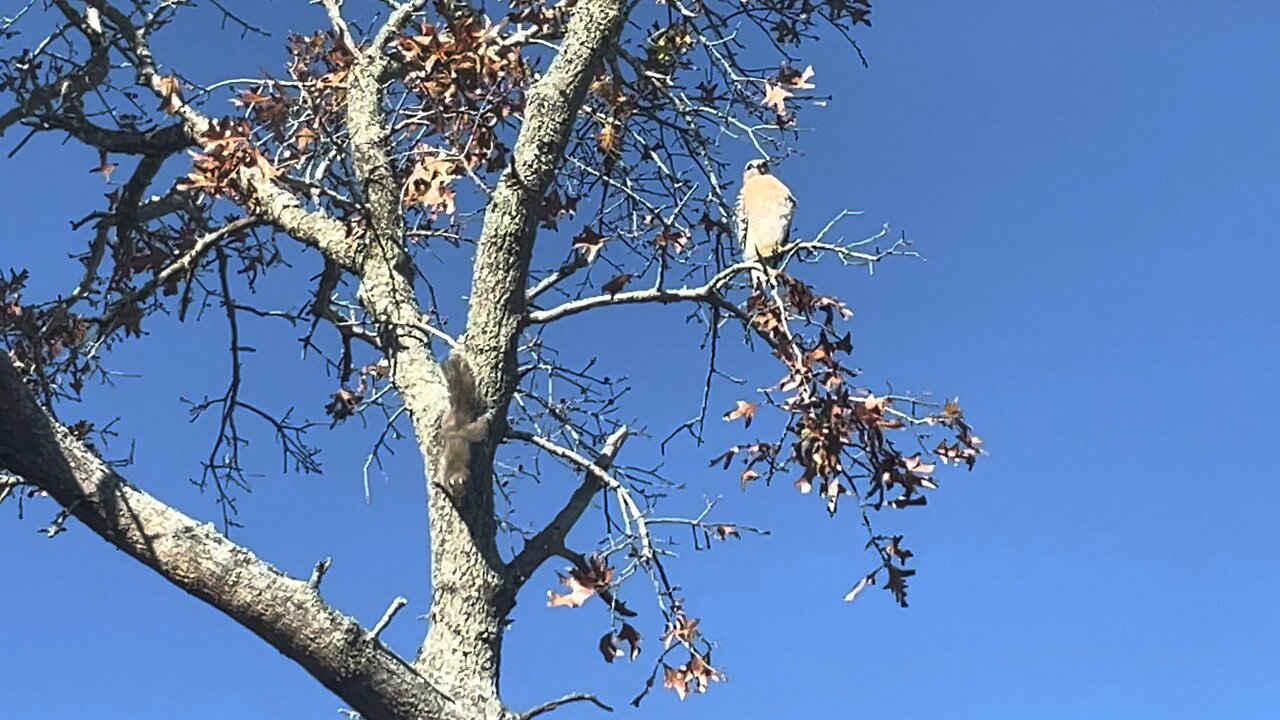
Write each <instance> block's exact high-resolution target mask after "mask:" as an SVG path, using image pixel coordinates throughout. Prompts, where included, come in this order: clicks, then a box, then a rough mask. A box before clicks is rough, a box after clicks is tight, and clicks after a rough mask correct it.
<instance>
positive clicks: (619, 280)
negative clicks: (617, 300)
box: [600, 273, 631, 297]
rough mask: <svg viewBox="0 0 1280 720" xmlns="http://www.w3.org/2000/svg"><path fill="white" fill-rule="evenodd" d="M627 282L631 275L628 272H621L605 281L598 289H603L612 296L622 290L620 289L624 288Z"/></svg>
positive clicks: (629, 280)
mask: <svg viewBox="0 0 1280 720" xmlns="http://www.w3.org/2000/svg"><path fill="white" fill-rule="evenodd" d="M629 282H631V275H630V274H629V273H622V274H621V275H618V276H617V277H615V278H614V279H612V280H610V281H609V282H607V283H605V284H604V285H603V286H602V287H601V288H600V289H601V290H604V291H605V293H606V294H608V296H609V297H613V296H615V295H617V294H618V293H620V292H622V289H623V288H625V287H626V286H627V283H629Z"/></svg>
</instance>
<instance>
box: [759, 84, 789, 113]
mask: <svg viewBox="0 0 1280 720" xmlns="http://www.w3.org/2000/svg"><path fill="white" fill-rule="evenodd" d="M793 94H794V93H792V92H791V91H790V90H788V89H787V88H785V87H783V86H781V85H775V84H773V83H766V84H765V90H764V100H761V101H760V104H761V105H764V106H765V107H767V108H770V109H772V110H773V111H774V112H775V113H777V114H778V115H779V116H783V115H786V114H787V98H790V97H791V96H792V95H793Z"/></svg>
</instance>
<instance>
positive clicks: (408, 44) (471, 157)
mask: <svg viewBox="0 0 1280 720" xmlns="http://www.w3.org/2000/svg"><path fill="white" fill-rule="evenodd" d="M505 26H506V21H503V22H500V23H497V24H492V23H490V21H489V20H488V19H487V18H485V17H484V16H481V15H479V14H474V13H473V14H468V15H466V16H464V17H461V18H458V19H455V20H454V21H452V22H451V23H450V24H449V25H447V26H446V27H437V26H435V25H423V26H421V27H420V28H419V30H418V32H417V33H416V34H413V35H406V36H404V37H402V38H400V40H398V41H397V43H396V50H397V52H398V55H399V59H400V60H401V62H402V63H403V64H404V67H405V69H406V72H407V75H406V77H405V80H404V81H405V84H406V86H407V87H408V88H409V89H410V90H411V91H412V92H414V93H415V94H416V95H417V96H418V97H419V98H420V100H421V104H420V106H419V107H418V108H417V113H416V114H417V117H414V119H413V122H414V125H415V126H417V127H420V128H422V129H424V130H426V131H427V134H428V135H440V136H443V137H445V138H446V139H447V140H448V141H449V142H450V144H451V145H452V146H453V148H454V149H456V150H458V151H459V153H460V154H461V155H462V156H463V158H464V162H465V164H466V166H467V167H468V168H469V169H472V170H476V169H480V168H483V169H484V171H486V172H495V171H497V170H501V169H502V168H503V167H505V166H506V163H507V155H508V148H507V147H506V146H505V145H504V144H503V143H502V141H501V140H500V139H499V137H498V129H499V128H500V126H502V125H503V124H504V123H505V122H506V121H507V120H508V119H509V118H510V117H511V116H512V115H513V114H514V113H517V112H519V111H520V110H521V109H522V108H523V107H524V90H525V87H526V86H527V85H528V83H529V82H530V81H531V79H532V69H531V68H530V66H529V64H528V62H527V61H526V60H525V59H524V58H523V57H522V56H521V53H520V44H518V43H511V42H508V41H507V35H506V34H504V33H503V29H504V28H505Z"/></svg>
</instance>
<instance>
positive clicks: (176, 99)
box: [157, 75, 182, 115]
mask: <svg viewBox="0 0 1280 720" xmlns="http://www.w3.org/2000/svg"><path fill="white" fill-rule="evenodd" d="M157 84H158V85H159V89H158V91H159V93H160V107H159V108H158V109H159V110H163V111H164V112H166V113H168V114H170V115H173V114H176V113H177V112H178V109H179V108H181V107H182V83H181V81H179V80H178V77H177V76H176V75H166V76H164V77H162V78H160V79H159V80H158V81H157Z"/></svg>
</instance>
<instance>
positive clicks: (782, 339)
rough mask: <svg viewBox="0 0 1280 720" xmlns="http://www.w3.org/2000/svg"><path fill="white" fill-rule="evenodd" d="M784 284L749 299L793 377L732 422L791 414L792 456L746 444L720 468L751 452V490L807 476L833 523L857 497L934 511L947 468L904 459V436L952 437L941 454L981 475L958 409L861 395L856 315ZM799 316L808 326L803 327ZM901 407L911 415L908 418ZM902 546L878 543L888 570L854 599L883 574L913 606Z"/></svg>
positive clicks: (747, 477)
mask: <svg viewBox="0 0 1280 720" xmlns="http://www.w3.org/2000/svg"><path fill="white" fill-rule="evenodd" d="M777 279H778V288H777V289H778V292H777V293H776V294H775V293H764V292H757V293H755V294H754V295H753V296H752V297H751V298H750V299H749V300H748V310H749V311H750V313H751V315H752V323H753V326H754V327H755V329H756V330H757V331H758V332H759V333H760V334H761V335H763V336H765V337H766V338H767V339H768V341H769V342H770V344H771V345H772V346H773V348H774V353H775V356H776V357H777V358H778V359H779V361H780V362H781V363H782V364H783V366H784V367H785V368H786V375H785V377H784V378H783V379H782V380H781V381H780V382H779V383H777V384H776V385H775V386H773V387H772V388H769V389H767V390H766V391H765V400H764V402H763V403H757V402H750V401H747V400H739V401H737V403H736V405H735V407H734V408H733V409H731V410H730V411H728V412H727V413H726V414H725V416H724V417H725V420H728V421H734V420H743V421H744V425H745V426H750V424H751V422H752V421H753V420H754V419H755V418H757V415H758V412H759V410H760V407H761V405H762V404H767V405H769V406H771V407H774V408H776V409H778V410H780V411H782V412H783V413H785V415H786V416H787V418H788V421H787V427H786V434H787V436H788V437H789V440H790V443H789V448H788V451H787V452H786V453H785V454H783V447H782V445H774V444H768V443H760V442H756V443H752V444H748V445H739V446H735V447H733V448H730V449H729V450H728V451H726V452H725V453H724V454H722V455H720V456H719V457H717V458H715V459H714V460H712V461H711V464H712V465H716V464H720V465H722V466H723V467H724V468H725V469H728V468H729V467H730V465H731V464H732V463H733V462H734V460H735V459H736V458H737V457H738V456H739V455H740V454H742V453H744V451H745V457H743V458H742V462H743V465H744V468H743V470H742V476H741V484H742V486H743V488H744V489H745V488H746V486H747V485H748V484H749V483H750V482H752V481H754V480H756V479H758V478H760V477H761V470H764V471H766V472H767V473H768V474H769V475H768V477H770V478H771V477H772V476H773V475H774V474H776V473H778V472H783V471H787V470H788V469H790V468H793V467H794V468H797V469H798V471H799V477H798V478H797V479H796V480H795V481H794V482H795V487H796V488H797V490H799V491H800V492H801V493H810V492H812V491H813V489H814V488H815V487H816V488H817V489H818V495H819V496H820V497H822V498H823V499H824V500H825V501H826V506H827V511H828V512H829V513H830V514H832V515H835V514H836V513H837V511H838V510H839V503H840V500H841V499H842V498H844V497H849V496H854V497H858V496H861V497H860V498H859V499H860V500H865V501H866V506H865V507H868V508H874V509H877V510H878V509H880V508H882V507H884V506H886V505H887V506H888V507H890V508H893V509H902V508H907V507H915V506H920V505H924V504H926V498H925V496H924V495H923V491H925V490H933V489H936V488H937V487H938V483H937V480H936V479H935V478H934V471H935V469H936V467H937V466H936V464H935V463H932V462H927V461H926V459H925V457H924V456H923V455H922V454H921V453H918V452H917V453H914V454H911V455H907V454H904V453H903V452H901V451H900V450H899V449H898V448H897V447H896V445H895V443H894V435H893V434H894V433H903V434H904V436H907V437H909V438H913V436H914V435H916V434H924V433H927V432H929V431H930V430H931V429H934V428H943V429H946V430H949V431H951V433H953V436H952V438H951V439H949V440H948V439H944V440H942V441H941V442H940V443H939V444H938V446H937V449H936V450H935V453H936V455H937V456H938V457H939V458H940V459H941V460H942V461H943V462H951V463H957V464H959V463H964V464H966V465H968V466H969V467H970V468H972V466H973V464H974V463H975V462H976V461H977V457H978V455H980V454H981V444H982V440H981V438H978V437H977V436H975V435H974V434H973V432H972V428H971V427H970V426H969V424H968V423H967V422H966V421H965V419H964V412H963V411H962V410H961V408H960V406H959V404H958V403H957V402H956V401H954V400H952V401H949V402H947V403H946V404H945V405H944V406H943V407H942V408H941V409H940V410H937V411H936V412H934V413H932V414H922V413H921V409H922V408H927V407H928V406H926V405H924V404H923V403H922V402H921V401H917V400H910V399H901V398H895V397H890V396H878V395H876V394H874V393H871V392H868V391H867V390H865V389H861V388H858V387H857V386H856V385H855V378H856V377H857V375H858V371H857V370H856V369H853V368H850V367H847V366H846V365H845V362H846V361H845V358H846V357H847V356H848V355H850V354H851V353H852V351H853V341H852V337H851V335H850V334H849V333H847V332H846V333H844V334H843V335H841V334H839V333H838V332H837V327H836V323H837V321H838V320H840V319H848V318H849V317H850V316H851V313H850V312H849V310H848V308H847V307H845V305H844V304H842V303H841V302H839V301H838V300H837V299H835V298H832V297H827V296H823V295H820V294H818V293H816V292H814V291H813V289H812V288H811V287H809V286H808V285H806V284H804V283H803V282H800V281H798V280H796V279H794V278H791V277H789V276H787V275H785V274H779V275H778V276H777ZM796 316H799V317H800V318H803V320H804V321H805V322H803V323H800V322H796V321H795V319H794V318H795V317H796ZM797 328H800V330H797ZM899 403H904V404H906V405H909V407H905V408H904V409H899V408H898V407H896V406H897V404H899ZM935 407H936V406H935ZM873 498H874V500H873ZM900 541H901V537H900V536H898V537H894V538H885V537H881V536H875V537H873V539H872V542H871V544H872V545H874V546H875V547H876V548H877V550H878V551H879V552H880V555H881V558H882V561H883V562H882V565H881V567H880V568H878V569H877V570H876V571H875V572H873V573H871V574H869V575H867V576H866V577H864V578H863V580H862V582H860V583H859V585H858V586H857V587H855V589H854V591H852V592H851V593H850V596H851V597H850V599H852V596H856V595H857V594H858V593H860V592H861V591H862V590H863V589H864V588H865V587H867V586H869V585H872V584H875V582H876V575H877V574H878V573H879V572H880V570H884V571H885V572H886V573H887V575H888V579H887V581H886V583H885V587H886V588H887V589H889V590H890V591H891V592H893V594H894V596H895V598H896V599H897V600H898V602H899V604H901V605H902V606H904V607H905V606H906V580H907V578H909V577H911V576H912V575H913V574H914V572H915V571H914V570H909V569H907V568H904V567H902V564H903V563H904V562H905V560H906V559H907V558H909V557H911V553H910V552H909V551H907V550H905V549H903V548H902V547H901V546H900V544H899V542H900Z"/></svg>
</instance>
